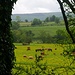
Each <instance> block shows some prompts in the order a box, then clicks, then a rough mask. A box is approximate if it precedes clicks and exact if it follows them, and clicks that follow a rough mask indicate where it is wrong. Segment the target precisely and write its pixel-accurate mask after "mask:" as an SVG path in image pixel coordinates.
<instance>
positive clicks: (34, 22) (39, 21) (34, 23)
mask: <svg viewBox="0 0 75 75" xmlns="http://www.w3.org/2000/svg"><path fill="white" fill-rule="evenodd" d="M41 24H42V21H41V20H40V19H37V18H34V20H33V21H32V24H31V25H32V26H37V25H41Z"/></svg>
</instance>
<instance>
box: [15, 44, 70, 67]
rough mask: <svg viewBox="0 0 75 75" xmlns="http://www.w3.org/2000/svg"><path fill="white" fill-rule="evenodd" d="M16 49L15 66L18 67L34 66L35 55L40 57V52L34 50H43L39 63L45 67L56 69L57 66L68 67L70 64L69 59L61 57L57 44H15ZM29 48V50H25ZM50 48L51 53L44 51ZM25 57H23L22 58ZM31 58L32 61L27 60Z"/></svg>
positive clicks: (59, 47)
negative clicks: (18, 65) (17, 65)
mask: <svg viewBox="0 0 75 75" xmlns="http://www.w3.org/2000/svg"><path fill="white" fill-rule="evenodd" d="M15 45H16V47H17V49H15V56H16V64H20V65H34V64H35V54H37V55H40V53H41V51H38V52H36V51H35V50H36V49H38V48H40V49H42V48H44V49H45V50H44V51H43V52H44V53H45V55H43V57H44V58H43V60H42V61H41V62H40V63H42V64H43V63H45V62H46V64H47V66H51V67H57V66H68V65H69V64H70V62H71V60H70V59H68V58H66V57H64V56H63V55H62V52H63V48H62V47H61V46H62V45H59V44H34V43H32V44H30V45H25V46H24V45H22V44H21V43H15ZM28 47H30V50H27V48H28ZM47 48H51V49H52V51H48V50H46V49H47ZM24 56H25V57H24ZM29 56H32V57H33V58H32V59H29Z"/></svg>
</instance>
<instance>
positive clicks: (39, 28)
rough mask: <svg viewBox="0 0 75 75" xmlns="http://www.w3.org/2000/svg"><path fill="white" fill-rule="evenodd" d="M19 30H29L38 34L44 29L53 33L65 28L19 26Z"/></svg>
mask: <svg viewBox="0 0 75 75" xmlns="http://www.w3.org/2000/svg"><path fill="white" fill-rule="evenodd" d="M20 29H21V30H23V31H24V30H31V31H32V32H33V33H34V34H37V35H39V33H40V32H42V31H45V32H47V33H50V35H52V36H53V35H55V34H56V31H57V30H59V29H60V30H65V27H64V26H36V27H20Z"/></svg>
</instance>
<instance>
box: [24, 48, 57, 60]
mask: <svg viewBox="0 0 75 75" xmlns="http://www.w3.org/2000/svg"><path fill="white" fill-rule="evenodd" d="M30 50H31V48H30V47H27V51H30ZM45 50H46V51H50V52H52V48H37V49H36V50H35V52H40V55H39V56H38V58H40V59H42V58H43V57H44V55H47V54H46V53H45ZM55 50H57V48H55ZM54 55H55V53H54ZM23 57H24V58H28V59H34V57H33V56H27V55H26V54H25V55H23Z"/></svg>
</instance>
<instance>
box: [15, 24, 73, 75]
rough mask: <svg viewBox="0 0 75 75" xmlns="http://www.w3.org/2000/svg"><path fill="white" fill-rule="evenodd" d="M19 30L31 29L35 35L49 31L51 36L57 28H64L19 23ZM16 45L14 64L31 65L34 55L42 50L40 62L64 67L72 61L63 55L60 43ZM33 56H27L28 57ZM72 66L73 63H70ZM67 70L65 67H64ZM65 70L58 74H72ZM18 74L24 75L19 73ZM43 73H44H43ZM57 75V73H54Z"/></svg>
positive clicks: (33, 63) (63, 28) (62, 27)
mask: <svg viewBox="0 0 75 75" xmlns="http://www.w3.org/2000/svg"><path fill="white" fill-rule="evenodd" d="M20 30H23V31H24V30H31V31H32V32H33V33H34V34H36V35H35V36H38V35H39V33H40V32H41V31H45V32H48V33H50V35H51V36H54V35H55V34H56V31H57V30H65V27H64V26H51V25H48V26H35V27H32V26H30V23H21V25H20ZM14 45H15V46H16V49H15V50H14V51H15V56H16V64H17V65H22V66H25V67H26V66H31V65H35V59H36V58H35V55H36V54H37V55H39V56H40V55H41V53H42V52H44V55H42V56H43V60H41V61H40V63H42V64H44V63H46V65H47V66H49V67H52V68H53V67H60V66H62V67H66V66H69V65H70V63H71V62H72V61H71V59H68V58H67V57H64V56H63V47H62V45H61V44H60V45H59V44H37V43H31V44H30V45H22V43H14ZM28 47H29V48H30V50H27V48H28ZM36 49H44V50H43V51H37V52H36ZM48 49H52V51H49V50H48ZM30 56H31V57H33V58H31V59H30V58H29V57H30ZM72 66H74V65H72ZM62 70H63V71H64V69H59V72H62ZM65 70H66V72H67V69H65ZM66 72H65V71H64V73H63V74H60V75H72V72H70V71H69V74H67V73H66ZM56 73H57V72H56ZM19 75H25V74H24V73H23V74H19ZM44 75H45V74H44ZM56 75H58V74H56Z"/></svg>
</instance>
